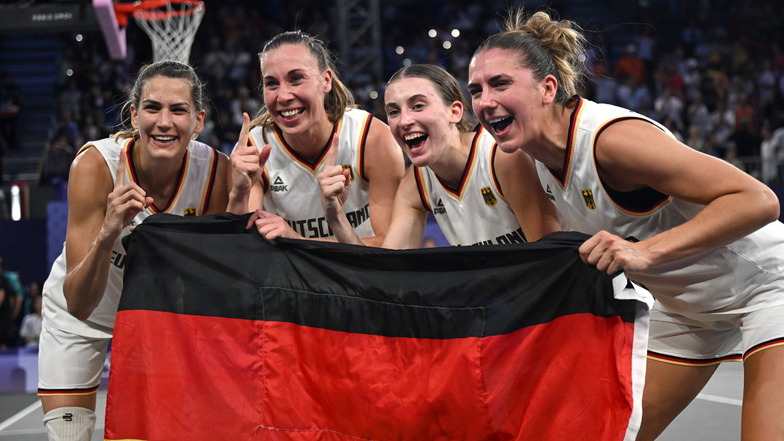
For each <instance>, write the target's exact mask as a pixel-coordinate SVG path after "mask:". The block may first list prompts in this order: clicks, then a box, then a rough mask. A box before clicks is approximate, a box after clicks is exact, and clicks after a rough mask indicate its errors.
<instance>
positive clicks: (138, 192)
mask: <svg viewBox="0 0 784 441" xmlns="http://www.w3.org/2000/svg"><path fill="white" fill-rule="evenodd" d="M125 162H126V161H125V153H124V152H123V153H121V154H120V166H119V167H118V169H117V179H116V181H115V182H112V177H111V174H110V172H109V169H108V167H107V166H106V162H105V161H104V160H103V157H102V156H101V154H100V153H99V152H98V151H97V150H96V149H94V148H89V149H87V150H86V151H84V152H83V153H82V154H80V155H79V156H77V158H76V159H75V160H74V162H73V164H72V165H71V172H70V179H69V183H68V229H67V231H66V236H65V249H66V254H65V256H66V266H67V274H66V276H65V281H64V282H63V293H64V294H65V300H66V302H67V304H68V312H70V313H71V314H72V315H73V316H74V317H76V318H78V319H79V320H85V319H87V318H88V317H89V316H90V314H92V312H93V311H94V310H95V308H96V307H97V306H98V304H99V303H100V301H101V299H102V298H103V294H104V291H105V290H106V283H107V280H108V277H109V265H110V261H111V258H112V248H113V245H114V242H115V240H116V239H117V237H119V236H120V233H121V232H122V230H123V228H125V226H127V225H129V224H130V222H131V221H132V220H133V218H134V216H136V214H138V213H139V212H140V211H142V210H143V209H144V207H145V205H146V204H148V203H150V202H151V200H150V198H146V197H145V193H144V190H142V189H141V188H140V187H139V186H138V185H136V184H134V183H133V182H131V183H130V184H124V183H123V181H124V179H125Z"/></svg>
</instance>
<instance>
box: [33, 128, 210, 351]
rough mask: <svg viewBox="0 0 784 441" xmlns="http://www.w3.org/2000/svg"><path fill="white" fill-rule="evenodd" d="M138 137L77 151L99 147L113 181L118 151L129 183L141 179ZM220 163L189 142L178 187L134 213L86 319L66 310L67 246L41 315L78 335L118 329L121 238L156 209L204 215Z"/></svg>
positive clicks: (204, 147)
mask: <svg viewBox="0 0 784 441" xmlns="http://www.w3.org/2000/svg"><path fill="white" fill-rule="evenodd" d="M133 146H134V141H133V140H131V139H115V138H105V139H102V140H99V141H91V142H89V143H87V144H85V145H84V146H83V147H82V148H81V149H80V150H79V154H81V153H82V152H84V151H85V150H86V149H88V148H91V147H92V148H95V149H96V150H97V151H98V152H100V153H101V155H102V156H103V158H104V160H105V161H106V165H107V167H109V171H110V172H111V175H112V182H114V181H115V177H116V175H117V167H118V165H119V160H120V154H125V155H128V156H126V159H128V161H127V162H126V167H127V168H126V173H125V182H130V180H131V179H133V180H134V182H136V183H137V184H138V180H137V178H136V170H134V167H133V162H132V161H131V160H130V157H131V152H132V149H133ZM217 167H218V153H217V152H216V151H215V149H213V148H212V147H210V146H208V145H206V144H203V143H201V142H198V141H191V142H190V144H189V145H188V150H187V152H186V156H185V161H184V167H183V169H182V173H181V175H180V178H179V183H178V185H177V191H176V192H175V194H174V196H173V197H172V198H171V200H170V201H168V204H167V205H165V206H163V205H161V204H160V202H159V203H158V204H157V205H151V206H149V207H147V208H146V209H145V210H143V211H141V212H140V213H139V214H137V215H136V217H134V218H133V220H132V221H131V224H130V225H128V226H126V227H125V228H124V229H123V231H122V233H120V236H119V237H118V238H117V239H116V240H115V241H114V247H113V250H112V257H111V262H110V265H109V278H108V280H107V283H106V290H105V291H104V294H103V297H102V298H101V302H100V303H99V304H98V307H96V308H95V310H94V311H93V313H92V314H91V315H90V317H89V318H88V319H87V320H84V321H81V320H78V319H76V318H75V317H73V316H72V315H71V314H70V313H68V309H67V305H66V301H65V296H64V295H63V281H64V280H65V275H66V271H67V267H66V255H65V254H66V250H65V246H63V251H62V253H61V254H60V256H59V257H58V258H57V259H56V260H55V262H54V264H53V265H52V270H51V272H50V274H49V277H48V278H47V280H46V282H45V283H44V287H43V317H44V322H46V323H47V325H48V326H50V327H53V328H56V329H61V330H64V331H68V332H71V333H74V334H77V335H82V336H85V337H95V338H109V337H111V335H112V329H113V328H114V318H115V314H116V312H117V305H118V304H119V301H120V294H121V293H122V283H123V273H124V267H125V262H126V252H125V248H124V247H123V245H122V238H123V237H125V236H127V235H128V234H130V232H131V227H133V226H135V225H138V224H140V223H141V222H142V221H144V219H146V218H147V217H148V216H150V215H152V214H155V213H171V214H176V215H179V216H200V215H202V214H204V212H205V211H206V209H207V205H208V203H209V197H210V194H211V192H212V187H213V183H214V181H215V176H216V171H217Z"/></svg>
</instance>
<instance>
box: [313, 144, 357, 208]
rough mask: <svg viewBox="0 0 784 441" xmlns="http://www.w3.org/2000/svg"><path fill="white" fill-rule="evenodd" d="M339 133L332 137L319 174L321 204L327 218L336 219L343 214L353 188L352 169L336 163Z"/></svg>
mask: <svg viewBox="0 0 784 441" xmlns="http://www.w3.org/2000/svg"><path fill="white" fill-rule="evenodd" d="M338 143H339V139H338V134H337V133H336V134H335V136H334V137H333V138H332V145H331V146H330V147H329V150H328V151H327V155H326V156H325V158H324V161H325V162H324V168H323V169H322V170H321V173H319V174H318V181H319V185H320V186H321V205H322V207H323V208H324V215H325V216H326V217H327V219H330V218H331V219H335V218H336V217H338V216H341V215H342V214H343V204H344V203H345V202H346V199H348V195H349V190H350V188H351V170H348V169H345V170H344V169H343V167H342V166H340V165H335V159H336V158H337V156H338Z"/></svg>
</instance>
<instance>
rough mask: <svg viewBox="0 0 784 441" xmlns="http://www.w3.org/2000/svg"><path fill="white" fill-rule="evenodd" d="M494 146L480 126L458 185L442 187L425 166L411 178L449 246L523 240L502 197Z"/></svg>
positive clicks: (513, 217) (510, 209) (520, 230)
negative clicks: (494, 166)
mask: <svg viewBox="0 0 784 441" xmlns="http://www.w3.org/2000/svg"><path fill="white" fill-rule="evenodd" d="M496 152H497V147H496V143H495V140H494V139H493V137H492V136H491V135H490V134H489V133H488V132H487V131H486V130H485V129H483V128H480V129H479V131H478V132H477V133H476V135H475V136H474V140H473V142H472V144H471V151H470V152H469V155H468V162H467V163H466V168H465V170H464V171H463V177H462V179H461V181H460V187H459V188H457V189H451V188H448V187H446V186H444V185H443V184H442V183H441V181H440V180H439V179H438V177H437V176H436V174H435V173H434V172H433V170H431V169H430V168H428V167H416V169H415V173H414V177H415V178H416V183H417V188H418V189H419V196H420V198H421V199H422V203H423V204H424V206H425V208H427V209H428V210H429V211H430V212H431V213H433V215H434V216H435V219H436V222H438V226H439V227H440V228H441V232H442V233H444V237H446V239H447V240H448V241H449V243H450V244H451V245H490V244H504V243H522V242H525V241H526V239H525V235H524V234H523V230H522V228H521V227H520V223H519V222H518V220H517V217H515V214H514V211H512V207H511V206H510V205H509V203H508V202H507V201H506V199H505V198H504V195H503V192H502V190H501V187H500V185H499V184H498V179H497V177H496V175H495V170H494V168H493V160H494V159H495V155H496Z"/></svg>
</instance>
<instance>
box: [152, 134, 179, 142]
mask: <svg viewBox="0 0 784 441" xmlns="http://www.w3.org/2000/svg"><path fill="white" fill-rule="evenodd" d="M151 138H152V139H153V140H155V141H156V142H160V143H167V142H174V141H175V140H176V139H177V137H176V136H160V135H158V136H155V135H153V136H151Z"/></svg>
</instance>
